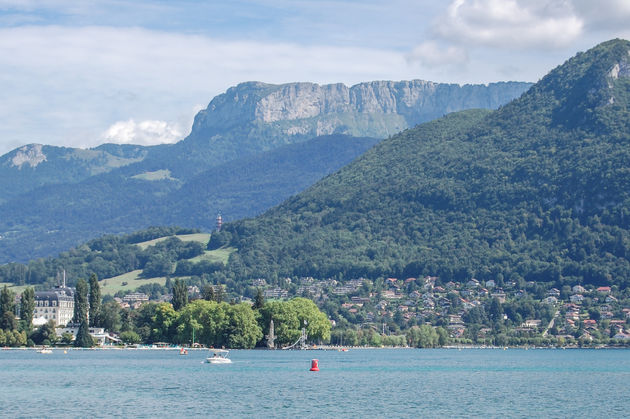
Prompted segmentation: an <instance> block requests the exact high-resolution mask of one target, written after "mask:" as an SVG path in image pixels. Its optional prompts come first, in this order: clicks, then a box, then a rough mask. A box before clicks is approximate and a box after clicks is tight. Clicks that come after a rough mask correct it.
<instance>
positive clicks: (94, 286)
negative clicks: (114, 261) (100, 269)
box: [88, 274, 101, 327]
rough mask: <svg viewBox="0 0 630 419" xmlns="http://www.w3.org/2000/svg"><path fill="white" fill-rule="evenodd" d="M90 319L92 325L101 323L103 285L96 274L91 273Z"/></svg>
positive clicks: (97, 325)
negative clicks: (99, 282)
mask: <svg viewBox="0 0 630 419" xmlns="http://www.w3.org/2000/svg"><path fill="white" fill-rule="evenodd" d="M88 303H89V316H88V317H89V320H90V326H96V327H100V325H101V287H100V285H99V284H98V278H97V277H96V274H92V275H90V295H89V299H88Z"/></svg>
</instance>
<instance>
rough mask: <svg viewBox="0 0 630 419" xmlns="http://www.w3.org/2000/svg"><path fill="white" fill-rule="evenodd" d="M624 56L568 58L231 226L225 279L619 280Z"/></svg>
mask: <svg viewBox="0 0 630 419" xmlns="http://www.w3.org/2000/svg"><path fill="white" fill-rule="evenodd" d="M629 48H630V45H629V43H628V42H627V41H621V40H614V41H610V42H607V43H604V44H601V45H599V46H597V47H595V48H593V49H591V50H589V51H587V52H585V53H581V54H578V55H577V56H576V57H574V58H572V59H570V60H569V61H567V62H566V63H565V64H563V65H562V66H559V67H558V68H556V69H554V70H553V71H551V72H550V73H549V74H548V75H547V76H545V77H544V78H543V79H542V80H541V81H540V82H539V83H537V84H536V85H534V86H533V87H532V88H531V89H530V90H529V91H527V92H526V93H525V94H524V95H523V96H522V97H521V98H519V99H517V100H514V101H513V102H511V103H509V104H507V105H505V106H503V107H501V108H500V109H499V110H497V111H494V112H491V111H482V110H472V111H463V112H459V113H454V114H450V115H447V116H445V117H443V118H441V119H439V120H436V121H433V122H429V123H425V124H422V125H419V126H418V127H416V128H414V129H410V130H407V131H404V132H402V133H401V134H399V135H396V136H394V137H391V138H389V139H387V140H384V141H382V142H381V143H379V144H378V145H377V146H375V147H374V148H372V149H371V150H369V151H368V152H367V153H366V154H364V155H363V156H362V157H361V158H359V159H358V160H357V161H355V162H354V163H352V164H350V165H348V166H346V167H344V168H343V169H341V170H340V171H339V172H337V173H335V174H334V175H331V176H329V177H327V178H325V179H323V180H322V181H320V182H318V183H317V184H316V185H314V186H313V187H311V188H309V189H308V190H306V191H305V192H304V193H301V194H299V195H297V196H295V197H293V198H290V199H289V200H287V201H286V202H285V203H284V204H282V205H280V206H278V207H276V208H274V209H272V210H270V211H268V212H267V213H265V214H264V215H262V216H260V217H257V218H255V219H248V220H242V221H237V222H234V223H230V224H228V225H226V226H225V228H224V229H223V230H222V231H221V232H220V233H218V234H215V235H213V237H212V239H211V241H210V248H216V247H219V246H223V245H231V246H233V247H236V248H238V249H239V251H238V253H235V254H233V255H232V256H231V259H230V263H229V271H230V272H231V275H233V276H234V277H236V278H251V277H254V278H255V277H263V278H270V277H274V276H278V277H282V276H313V277H316V278H327V277H335V278H342V279H344V278H345V279H349V278H357V277H360V276H364V277H367V278H378V277H383V276H395V277H398V276H400V277H405V276H410V277H420V276H424V275H435V276H439V277H440V278H441V279H442V280H443V281H449V280H454V281H466V280H468V279H470V278H477V279H479V280H489V279H497V278H498V277H501V278H506V279H508V278H509V279H514V280H518V279H520V278H524V279H525V280H527V281H543V282H550V283H555V284H556V285H557V286H562V285H565V284H568V285H571V284H593V285H611V284H617V285H619V286H620V287H626V286H627V285H628V281H629V280H630V229H629V225H630V173H629V172H628V170H629V169H628V168H629V167H630V147H629V142H630V126H629V124H630V122H629V121H630V118H629V110H628V99H629V98H630V78H628V77H613V76H611V69H613V68H614V67H615V65H618V63H619V62H620V60H627V55H628V50H629Z"/></svg>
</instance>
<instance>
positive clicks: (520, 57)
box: [0, 0, 630, 154]
mask: <svg viewBox="0 0 630 419" xmlns="http://www.w3.org/2000/svg"><path fill="white" fill-rule="evenodd" d="M628 22H630V1H628V0H597V1H595V0H434V1H429V0H383V1H381V0H257V1H255V0H230V1H225V0H220V1H215V0H209V1H198V0H173V1H166V0H162V1H158V0H152V1H149V0H133V1H131V0H130V1H122V0H82V1H78V2H74V1H67V0H0V92H2V100H0V154H5V153H7V152H9V151H10V150H13V149H15V148H17V147H20V146H22V145H25V144H30V143H40V144H49V145H58V146H67V147H83V148H88V147H95V146H97V145H99V144H102V143H107V142H110V143H121V144H126V143H131V144H141V145H152V144H160V143H173V142H176V141H179V140H181V139H183V138H184V137H185V136H186V135H187V134H188V133H189V132H190V128H191V125H192V121H193V117H194V115H195V114H196V113H197V112H198V111H199V110H201V109H203V108H205V107H206V106H207V105H208V103H209V102H210V100H211V99H212V98H213V97H214V96H216V95H218V94H221V93H223V92H225V91H226V90H227V89H228V88H229V87H230V86H234V85H236V84H238V83H240V82H244V81H252V80H256V81H263V82H267V83H289V82H296V81H309V82H315V83H320V84H325V83H337V82H341V83H345V84H346V85H348V86H350V85H353V84H356V83H359V82H363V81H370V80H411V79H423V80H430V81H436V82H448V83H459V84H465V83H490V82H496V81H506V80H516V81H531V82H535V81H537V80H539V79H540V78H541V77H542V76H544V75H545V74H546V73H547V72H548V71H549V70H551V69H553V68H554V67H556V66H557V65H560V64H562V63H563V62H564V61H566V60H567V59H568V58H570V57H571V56H573V55H574V54H575V53H577V52H579V51H585V50H587V49H589V48H591V47H593V46H595V45H596V44H598V43H600V42H603V41H606V40H609V39H612V38H624V39H630V25H628V24H627V23H628Z"/></svg>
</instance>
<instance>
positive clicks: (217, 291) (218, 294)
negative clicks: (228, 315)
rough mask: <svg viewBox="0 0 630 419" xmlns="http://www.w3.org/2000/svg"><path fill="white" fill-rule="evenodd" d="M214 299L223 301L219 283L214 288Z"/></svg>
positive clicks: (221, 288)
mask: <svg viewBox="0 0 630 419" xmlns="http://www.w3.org/2000/svg"><path fill="white" fill-rule="evenodd" d="M214 301H216V302H217V303H220V302H222V301H223V285H221V284H219V285H218V286H217V287H216V289H215V290H214Z"/></svg>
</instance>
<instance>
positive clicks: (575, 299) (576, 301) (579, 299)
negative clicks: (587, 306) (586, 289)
mask: <svg viewBox="0 0 630 419" xmlns="http://www.w3.org/2000/svg"><path fill="white" fill-rule="evenodd" d="M569 300H570V301H571V302H572V303H574V304H580V303H581V302H582V301H584V296H583V295H582V294H573V295H572V296H570V297H569Z"/></svg>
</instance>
